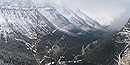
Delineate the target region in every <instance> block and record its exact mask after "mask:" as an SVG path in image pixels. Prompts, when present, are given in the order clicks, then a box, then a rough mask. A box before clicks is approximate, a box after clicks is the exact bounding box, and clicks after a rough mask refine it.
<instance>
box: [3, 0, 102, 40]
mask: <svg viewBox="0 0 130 65" xmlns="http://www.w3.org/2000/svg"><path fill="white" fill-rule="evenodd" d="M37 10H38V11H37ZM36 12H38V16H39V21H40V26H41V29H40V33H41V34H44V33H46V32H53V31H55V30H59V31H62V32H65V33H67V34H70V35H77V33H74V32H73V31H72V30H74V29H78V30H80V31H86V32H88V31H94V30H103V27H102V26H101V25H100V24H99V23H98V22H96V21H95V20H93V19H91V18H90V17H88V16H87V15H86V14H84V13H82V12H81V11H78V12H73V11H72V10H70V9H68V8H67V7H65V6H64V5H61V3H60V5H59V4H57V3H52V2H50V1H45V2H44V3H43V4H42V5H38V6H36V3H35V2H31V1H30V0H4V1H3V0H0V34H2V35H3V36H4V37H6V36H7V35H6V34H10V33H13V34H14V35H15V37H18V34H17V33H21V34H24V35H27V36H28V37H29V38H31V37H32V36H33V34H34V32H35V29H36V22H37V15H36ZM5 32H6V33H5Z"/></svg>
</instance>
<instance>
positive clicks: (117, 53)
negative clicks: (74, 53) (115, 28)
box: [84, 19, 130, 65]
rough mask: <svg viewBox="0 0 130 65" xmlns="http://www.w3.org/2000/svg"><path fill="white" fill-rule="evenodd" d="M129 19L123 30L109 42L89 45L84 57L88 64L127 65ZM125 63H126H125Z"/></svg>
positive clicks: (129, 35)
mask: <svg viewBox="0 0 130 65" xmlns="http://www.w3.org/2000/svg"><path fill="white" fill-rule="evenodd" d="M129 46H130V19H129V20H128V23H127V24H126V25H124V26H123V28H122V29H121V30H120V31H119V32H118V33H117V34H116V35H114V36H113V38H110V39H109V40H108V39H107V40H101V41H98V42H97V43H96V44H94V45H91V47H92V48H90V49H88V50H87V51H86V54H85V55H84V57H85V59H86V62H87V63H88V64H91V63H92V64H94V65H97V64H103V65H117V64H118V65H120V64H123V65H129V57H128V55H129V49H130V47H129ZM126 61H127V62H126Z"/></svg>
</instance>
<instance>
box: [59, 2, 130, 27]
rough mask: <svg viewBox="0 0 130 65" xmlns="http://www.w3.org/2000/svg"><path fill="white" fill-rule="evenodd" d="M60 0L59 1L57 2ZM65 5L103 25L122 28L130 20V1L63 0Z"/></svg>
mask: <svg viewBox="0 0 130 65" xmlns="http://www.w3.org/2000/svg"><path fill="white" fill-rule="evenodd" d="M58 1H60V0H57V2H58ZM61 1H62V3H64V5H66V6H67V7H69V8H71V9H73V8H78V9H80V10H81V11H83V12H84V13H86V14H87V15H88V16H90V17H91V18H93V19H95V20H97V21H98V22H99V23H100V24H102V25H110V24H112V26H113V27H114V28H120V27H121V26H123V25H124V24H125V23H126V22H127V21H128V19H129V18H130V0H61Z"/></svg>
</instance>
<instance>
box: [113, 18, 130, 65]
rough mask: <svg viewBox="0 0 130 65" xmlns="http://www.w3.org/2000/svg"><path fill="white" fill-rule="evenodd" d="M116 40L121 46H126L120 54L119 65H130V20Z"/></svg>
mask: <svg viewBox="0 0 130 65" xmlns="http://www.w3.org/2000/svg"><path fill="white" fill-rule="evenodd" d="M114 40H115V41H116V42H117V43H119V44H125V46H124V48H123V49H122V50H121V52H120V53H119V54H118V56H117V57H118V61H117V63H118V65H129V64H130V19H129V20H128V23H127V24H125V25H124V26H123V27H122V29H121V30H120V32H118V33H117V35H116V36H115V38H114Z"/></svg>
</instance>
